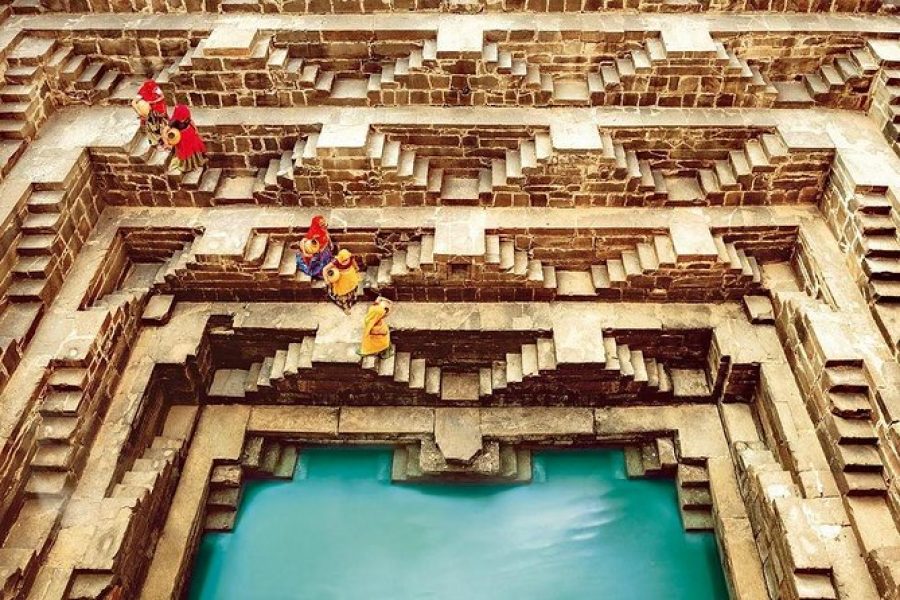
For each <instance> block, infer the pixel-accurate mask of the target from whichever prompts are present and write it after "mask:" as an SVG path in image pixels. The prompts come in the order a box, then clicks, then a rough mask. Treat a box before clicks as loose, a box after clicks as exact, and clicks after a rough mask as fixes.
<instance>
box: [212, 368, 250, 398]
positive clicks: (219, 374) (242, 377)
mask: <svg viewBox="0 0 900 600" xmlns="http://www.w3.org/2000/svg"><path fill="white" fill-rule="evenodd" d="M246 379H247V371H245V370H243V369H219V370H217V371H216V372H215V373H214V374H213V380H212V384H210V386H209V391H208V392H207V393H208V395H209V396H211V397H215V398H243V397H244V395H245V386H244V383H245V381H246Z"/></svg>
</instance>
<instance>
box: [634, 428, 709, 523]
mask: <svg viewBox="0 0 900 600" xmlns="http://www.w3.org/2000/svg"><path fill="white" fill-rule="evenodd" d="M625 469H626V472H627V473H628V476H629V477H638V478H644V477H649V478H666V479H671V478H673V477H674V478H675V483H676V486H675V488H676V490H677V492H678V507H679V509H680V511H681V522H682V525H683V526H684V528H685V529H686V530H688V531H701V530H711V529H713V528H714V527H715V521H714V519H713V515H712V510H713V502H712V493H711V491H710V483H709V472H708V470H707V468H706V466H705V465H703V464H691V463H685V462H682V461H681V460H679V456H678V447H677V445H676V443H675V440H674V439H673V438H672V437H659V438H656V439H652V440H649V441H646V442H644V443H642V444H640V445H639V446H626V447H625Z"/></svg>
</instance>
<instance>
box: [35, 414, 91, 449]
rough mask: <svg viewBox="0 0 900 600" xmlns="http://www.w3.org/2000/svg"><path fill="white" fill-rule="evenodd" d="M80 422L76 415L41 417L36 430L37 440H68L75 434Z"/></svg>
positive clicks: (51, 441)
mask: <svg viewBox="0 0 900 600" xmlns="http://www.w3.org/2000/svg"><path fill="white" fill-rule="evenodd" d="M80 423H81V421H80V419H79V417H78V416H45V417H42V418H41V424H40V426H39V427H38V432H37V439H38V442H39V443H53V442H68V441H70V440H71V439H72V438H73V437H74V436H75V433H76V431H77V429H78V426H79V425H80Z"/></svg>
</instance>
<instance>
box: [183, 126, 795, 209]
mask: <svg viewBox="0 0 900 600" xmlns="http://www.w3.org/2000/svg"><path fill="white" fill-rule="evenodd" d="M319 137H320V136H319V135H318V134H316V133H311V134H308V135H306V136H300V137H299V138H298V139H297V141H296V143H295V145H294V147H293V150H285V151H284V152H282V153H281V155H280V156H278V157H276V158H271V159H269V161H268V163H267V165H266V166H265V167H263V168H260V169H259V170H258V171H257V172H256V174H255V176H253V175H240V174H228V173H226V174H225V176H224V177H223V179H222V182H221V183H219V182H218V179H216V178H212V179H210V181H209V182H204V183H206V185H201V189H202V191H204V192H208V191H209V190H210V188H211V187H212V186H213V184H217V185H218V188H217V189H215V192H214V202H215V203H216V204H234V203H244V202H257V203H260V202H265V203H280V202H289V201H290V200H289V198H293V197H299V198H302V200H301V201H302V202H303V203H307V202H309V203H310V204H318V205H325V206H328V205H335V203H339V204H347V205H350V204H351V203H356V204H357V205H368V204H370V203H371V202H372V201H376V202H379V203H382V202H383V197H375V196H372V195H371V193H370V192H369V191H368V190H362V189H360V190H356V191H354V192H353V193H350V194H342V195H337V196H334V195H332V194H322V193H315V192H318V191H324V189H327V185H326V184H323V180H324V181H326V182H327V181H332V182H334V183H338V181H339V179H338V177H343V176H345V175H344V174H343V173H344V172H342V171H338V170H337V169H338V168H339V163H337V162H336V161H333V160H330V159H329V158H328V157H329V156H330V153H331V152H332V150H331V149H330V148H326V149H322V148H320V147H319ZM395 137H396V136H395V135H393V134H391V133H389V132H388V133H386V132H382V131H374V130H373V131H370V132H369V135H368V137H367V140H366V144H365V147H364V148H363V149H362V150H361V152H360V154H364V156H365V160H367V161H369V165H370V168H371V169H372V173H373V177H375V178H377V179H378V180H379V183H380V188H381V190H382V192H385V191H387V190H393V189H396V190H397V191H398V192H399V193H400V195H401V197H402V198H403V203H404V204H410V205H435V204H440V205H488V206H490V205H494V206H507V205H508V206H513V205H515V206H518V205H520V204H521V202H522V200H521V199H520V198H522V197H523V196H524V197H525V198H529V197H530V190H532V189H535V190H541V191H543V190H545V189H547V188H548V187H549V188H550V189H552V187H551V186H552V185H553V184H554V180H555V178H559V179H560V180H562V179H563V178H564V177H566V175H565V174H564V173H563V172H562V171H560V170H559V168H558V167H557V166H555V165H556V159H555V155H556V153H555V152H554V148H553V144H552V142H551V138H550V135H549V134H548V133H546V132H537V133H535V134H534V135H533V136H531V138H530V139H522V140H520V141H519V142H518V143H517V147H516V148H513V149H509V148H506V149H504V148H502V147H501V148H498V149H497V150H496V151H494V152H493V153H494V154H497V153H500V154H501V155H502V158H489V157H486V158H482V157H477V156H471V157H468V156H467V157H454V156H447V155H445V154H442V155H431V156H429V155H428V154H426V153H425V152H423V151H422V150H420V149H417V148H416V147H414V146H405V147H404V145H403V144H402V143H401V142H400V141H399V140H397V139H394V138H395ZM600 139H601V143H602V148H601V149H600V151H599V152H598V153H597V154H596V155H595V157H596V158H597V159H598V160H599V161H601V164H604V165H608V168H609V170H610V173H609V175H610V178H611V179H612V180H613V181H615V182H616V185H617V187H618V186H621V188H622V190H623V191H624V192H627V193H632V194H635V195H637V196H641V197H642V198H643V199H644V201H645V202H651V203H654V204H656V203H658V204H663V205H670V206H679V205H691V204H719V203H723V202H726V201H732V199H734V200H737V199H738V198H748V197H751V196H752V197H754V198H756V197H758V196H760V195H761V194H765V195H772V196H773V197H774V196H775V195H779V196H780V195H782V194H788V193H791V192H790V190H791V189H792V187H791V186H790V185H788V184H787V182H785V183H784V184H782V183H780V182H779V183H777V184H773V183H772V180H773V179H774V178H777V177H778V176H779V175H778V171H779V170H780V168H781V167H782V166H784V165H786V164H787V163H788V162H789V160H790V157H789V151H788V148H787V146H786V145H785V143H784V141H783V140H782V139H781V137H780V136H779V135H778V134H774V133H764V134H761V135H760V136H759V137H758V138H752V139H748V140H746V141H745V142H744V143H743V147H742V148H740V149H734V150H726V149H723V150H722V152H721V154H722V158H718V159H714V160H709V161H705V162H707V163H708V166H706V167H700V168H696V169H672V168H669V167H667V166H664V165H663V166H659V167H656V166H654V162H655V160H657V159H653V158H650V157H649V156H648V157H646V158H644V157H642V155H641V154H643V153H640V154H639V152H637V151H634V150H629V149H628V148H627V147H626V145H624V144H623V143H620V142H616V141H615V140H614V138H613V137H612V135H611V134H610V133H608V132H607V133H603V134H602V135H601V136H600ZM342 160H346V161H348V164H349V162H352V161H353V160H356V159H354V158H350V157H348V158H347V159H342ZM199 177H200V175H199V174H196V175H194V176H193V177H192V178H191V179H190V181H188V182H186V183H187V184H188V185H187V187H186V189H187V190H192V189H194V188H193V187H191V185H194V184H195V183H196V182H195V181H194V179H197V180H198V181H199ZM590 177H591V179H590V180H586V181H585V182H584V185H585V189H590V188H591V187H593V186H595V185H596V186H597V187H600V186H601V182H600V180H599V178H598V177H599V176H598V174H597V173H596V172H595V173H594V174H592V175H591V176H590ZM324 178H327V179H324ZM595 178H596V179H597V182H596V183H594V181H593V179H595ZM611 183H612V182H611V181H610V180H609V179H607V180H605V181H604V182H602V184H603V185H605V186H606V188H604V189H608V188H609V186H610V184H611ZM793 189H794V192H793V193H796V186H794V187H793ZM523 192H524V194H523ZM370 197H371V199H370ZM775 201H778V202H780V201H783V200H780V199H777V200H775ZM597 202H598V203H599V202H602V196H601V197H598V199H597Z"/></svg>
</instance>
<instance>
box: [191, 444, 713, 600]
mask: <svg viewBox="0 0 900 600" xmlns="http://www.w3.org/2000/svg"><path fill="white" fill-rule="evenodd" d="M390 473H391V451H390V450H387V449H371V448H322V449H308V450H304V451H303V452H301V459H300V461H298V464H297V471H296V473H295V476H294V479H293V480H292V481H256V482H252V483H249V484H248V485H247V487H246V489H245V491H244V497H243V500H242V503H241V507H240V511H239V513H238V519H237V523H236V526H235V529H234V532H233V533H217V534H207V535H205V536H204V537H203V541H202V543H201V546H200V551H199V553H198V556H197V560H196V564H195V572H194V576H193V580H192V582H191V589H190V598H191V599H192V600H248V599H253V600H255V599H265V600H282V599H284V600H287V599H291V600H295V599H302V600H357V599H359V600H363V599H364V600H382V599H384V600H406V599H426V600H481V599H485V600H487V599H490V600H570V599H573V600H574V599H584V598H597V599H603V600H644V599H646V600H656V599H660V600H663V599H665V600H711V599H727V597H728V594H727V592H726V589H725V583H724V580H723V576H722V571H721V567H720V566H719V564H718V555H717V553H716V545H715V539H714V537H713V535H712V534H710V533H685V532H684V531H683V529H682V527H681V521H680V518H679V515H678V504H677V498H676V493H675V484H674V482H672V481H653V480H643V479H637V480H635V479H628V478H627V477H626V475H625V460H624V455H623V453H622V452H621V451H618V450H591V451H571V452H570V451H566V452H545V453H536V454H535V455H534V482H533V483H531V484H529V485H515V486H510V485H491V486H478V485H467V486H462V485H407V484H391V483H390Z"/></svg>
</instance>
